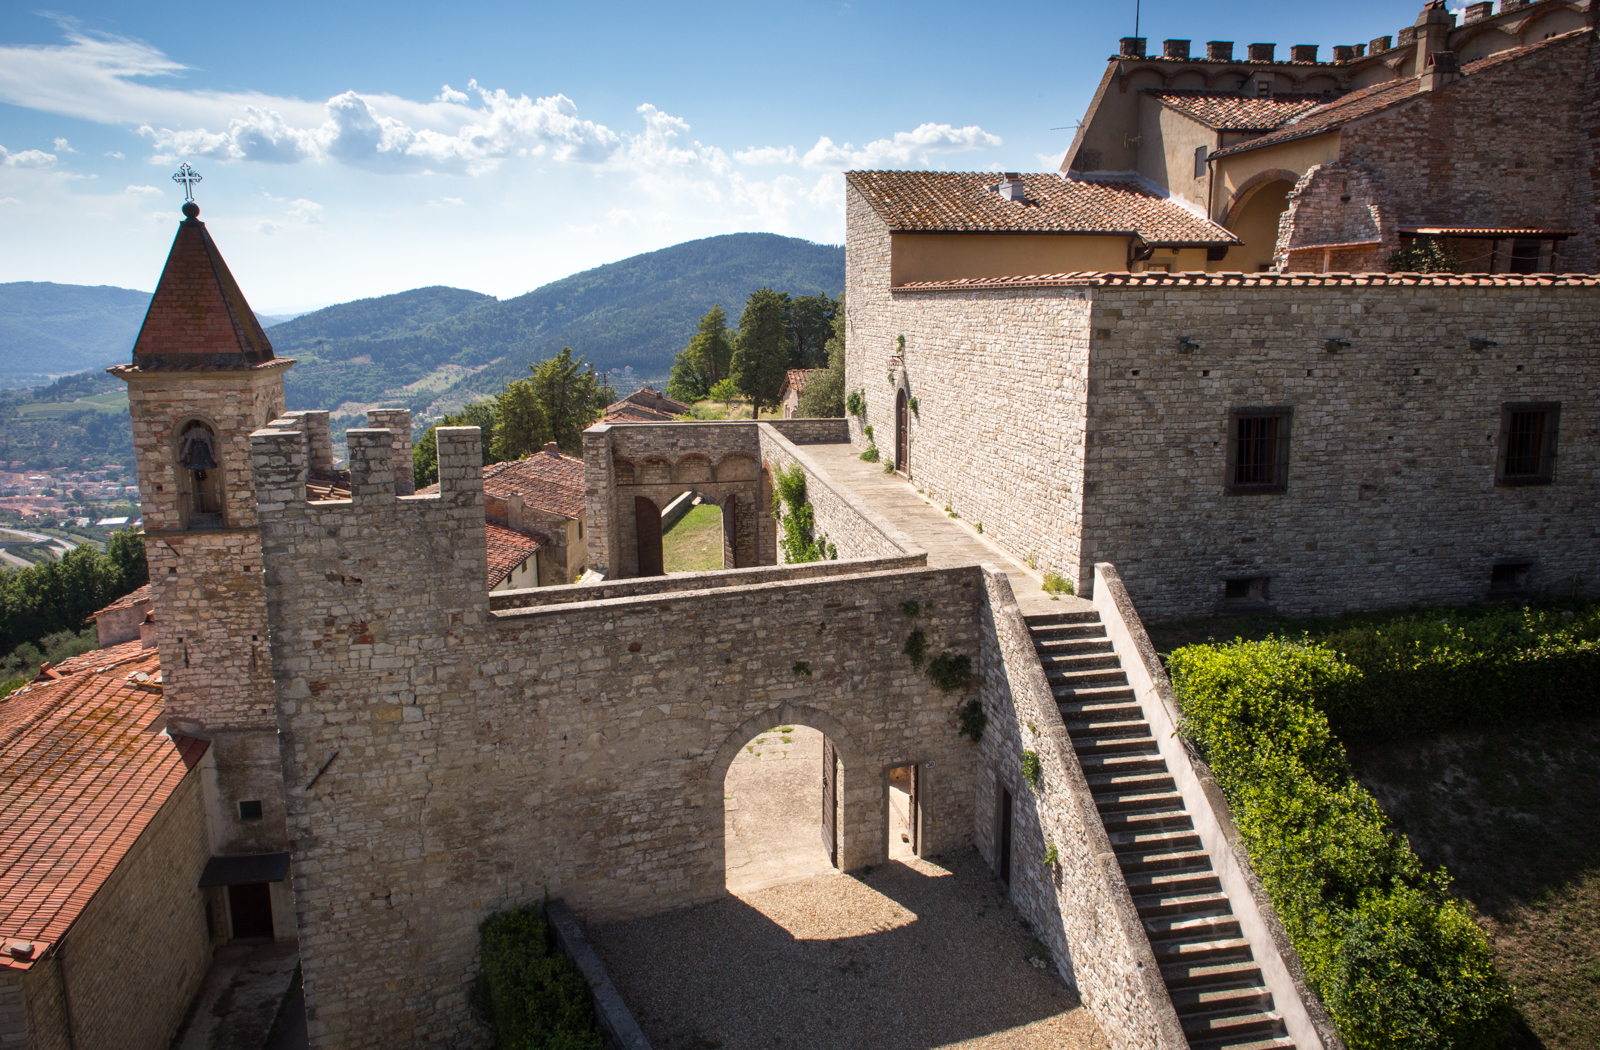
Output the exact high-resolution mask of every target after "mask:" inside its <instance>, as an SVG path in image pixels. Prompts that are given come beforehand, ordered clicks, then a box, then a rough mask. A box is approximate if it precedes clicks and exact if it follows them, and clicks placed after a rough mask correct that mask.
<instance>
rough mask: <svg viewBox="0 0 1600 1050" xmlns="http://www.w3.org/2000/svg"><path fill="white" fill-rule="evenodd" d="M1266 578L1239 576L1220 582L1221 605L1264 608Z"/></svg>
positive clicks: (1265, 601)
mask: <svg viewBox="0 0 1600 1050" xmlns="http://www.w3.org/2000/svg"><path fill="white" fill-rule="evenodd" d="M1268 579H1269V577H1266V576H1240V577H1236V578H1234V579H1231V580H1223V581H1222V604H1223V605H1225V606H1240V605H1242V606H1250V607H1256V606H1264V605H1266V604H1267V580H1268Z"/></svg>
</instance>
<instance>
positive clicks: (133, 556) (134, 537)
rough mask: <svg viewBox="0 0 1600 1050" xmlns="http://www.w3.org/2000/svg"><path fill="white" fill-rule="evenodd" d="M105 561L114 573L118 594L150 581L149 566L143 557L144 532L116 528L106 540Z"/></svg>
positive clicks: (137, 587)
mask: <svg viewBox="0 0 1600 1050" xmlns="http://www.w3.org/2000/svg"><path fill="white" fill-rule="evenodd" d="M106 561H107V562H109V563H110V567H111V570H112V572H113V574H114V578H115V584H114V589H115V590H116V591H117V592H118V593H119V594H127V593H128V592H129V591H135V590H138V589H139V588H140V587H143V586H144V585H145V584H147V583H149V582H150V567H149V565H148V564H147V563H146V562H145V557H144V534H143V533H139V532H135V531H133V530H132V529H118V530H117V531H116V532H113V533H112V534H111V535H110V537H109V538H108V539H107V540H106Z"/></svg>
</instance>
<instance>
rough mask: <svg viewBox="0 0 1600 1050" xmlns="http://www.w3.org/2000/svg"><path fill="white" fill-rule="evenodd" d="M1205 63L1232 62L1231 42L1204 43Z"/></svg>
mask: <svg viewBox="0 0 1600 1050" xmlns="http://www.w3.org/2000/svg"><path fill="white" fill-rule="evenodd" d="M1206 61H1207V62H1232V61H1233V41H1232V40H1212V41H1208V42H1207V43H1206Z"/></svg>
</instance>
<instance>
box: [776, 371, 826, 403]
mask: <svg viewBox="0 0 1600 1050" xmlns="http://www.w3.org/2000/svg"><path fill="white" fill-rule="evenodd" d="M826 371H827V369H826V368H791V369H789V371H788V373H787V374H786V375H785V376H784V377H783V388H782V389H781V390H779V391H778V396H779V397H782V396H783V395H784V394H787V393H788V392H789V391H791V390H793V391H794V392H795V393H796V394H799V393H802V392H804V390H805V388H806V381H807V380H809V379H810V378H811V377H812V376H814V375H816V374H817V373H818V372H826Z"/></svg>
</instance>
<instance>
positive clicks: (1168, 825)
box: [1100, 809, 1194, 835]
mask: <svg viewBox="0 0 1600 1050" xmlns="http://www.w3.org/2000/svg"><path fill="white" fill-rule="evenodd" d="M1100 823H1101V824H1103V825H1104V826H1105V829H1106V834H1107V835H1119V834H1123V833H1125V832H1130V831H1161V830H1164V829H1174V830H1179V831H1182V830H1185V829H1187V828H1191V827H1193V826H1194V821H1192V820H1190V819H1189V814H1188V813H1185V812H1184V811H1183V810H1181V809H1145V810H1141V809H1133V810H1126V809H1123V810H1116V811H1114V812H1111V813H1104V812H1103V813H1101V814H1100Z"/></svg>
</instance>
